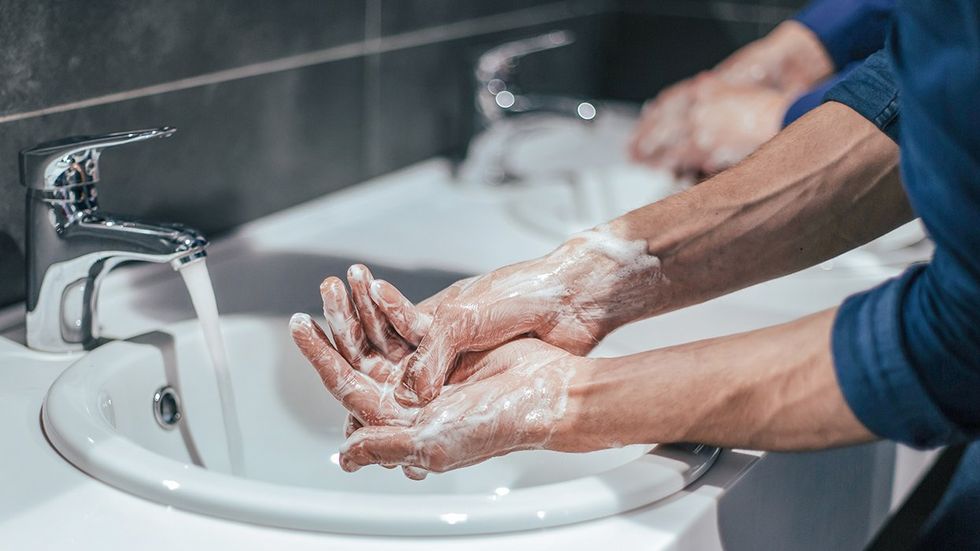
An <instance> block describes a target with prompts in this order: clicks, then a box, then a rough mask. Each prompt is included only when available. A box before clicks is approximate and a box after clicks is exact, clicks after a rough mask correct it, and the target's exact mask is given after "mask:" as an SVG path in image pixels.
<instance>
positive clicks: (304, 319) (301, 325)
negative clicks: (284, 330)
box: [289, 312, 313, 331]
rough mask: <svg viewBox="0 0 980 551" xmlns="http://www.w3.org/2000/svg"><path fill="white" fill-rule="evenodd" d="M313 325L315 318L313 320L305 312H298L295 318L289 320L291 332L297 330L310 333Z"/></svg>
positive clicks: (294, 315)
mask: <svg viewBox="0 0 980 551" xmlns="http://www.w3.org/2000/svg"><path fill="white" fill-rule="evenodd" d="M312 324H313V318H311V317H310V315H309V314H304V313H303V312H297V313H295V314H293V317H291V318H289V329H290V330H291V331H295V330H297V329H302V330H304V331H309V330H310V327H312Z"/></svg>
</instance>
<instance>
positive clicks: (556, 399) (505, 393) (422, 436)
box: [290, 280, 588, 479]
mask: <svg viewBox="0 0 980 551" xmlns="http://www.w3.org/2000/svg"><path fill="white" fill-rule="evenodd" d="M337 281H338V282H339V280H337ZM328 286H329V287H332V286H333V284H330V285H328ZM345 296H346V294H345ZM290 329H291V331H292V335H293V340H294V341H295V342H296V344H297V346H298V347H299V348H300V350H301V351H302V352H303V354H304V355H305V356H306V357H307V359H309V361H310V363H312V364H313V366H314V367H315V368H316V370H317V371H318V372H319V374H320V377H321V379H322V380H323V383H324V385H325V386H326V387H327V389H328V390H329V391H330V393H331V394H333V396H334V397H335V398H337V400H339V401H340V402H341V403H342V404H343V405H344V407H345V408H347V410H348V411H349V412H351V414H352V415H353V416H354V417H355V418H356V420H357V422H358V423H359V424H360V425H361V426H360V427H359V428H357V429H356V430H354V431H353V432H352V434H350V437H349V438H348V440H347V442H346V443H345V444H344V445H343V446H342V447H341V456H340V465H341V467H342V468H343V469H344V470H347V471H355V470H357V469H359V468H361V467H362V466H364V465H368V464H372V463H376V464H380V465H383V466H387V467H393V466H396V465H400V466H402V467H403V468H404V470H405V474H406V475H408V476H409V477H410V478H416V479H419V478H424V476H425V474H426V472H427V471H436V472H443V471H447V470H450V469H456V468H459V467H464V466H467V465H472V464H474V463H478V462H480V461H483V460H485V459H488V458H490V457H494V456H498V455H504V454H506V453H509V452H512V451H516V450H524V449H540V448H545V447H547V445H548V442H549V441H550V439H551V437H552V435H553V433H554V431H555V429H556V427H557V425H558V422H559V421H560V420H561V419H562V417H563V415H564V413H565V408H566V403H567V400H568V385H569V382H570V380H571V378H572V376H573V375H574V374H575V369H576V366H579V365H580V364H581V363H583V362H588V360H585V359H583V358H577V357H575V356H572V355H570V354H568V353H567V352H564V351H562V350H560V349H558V348H555V347H552V346H550V345H547V344H545V343H543V342H541V341H537V340H533V339H519V340H516V341H512V342H509V343H507V344H505V345H503V346H501V347H500V348H497V349H495V350H492V351H489V352H484V353H477V354H471V355H469V356H468V357H467V363H468V369H467V370H468V372H469V373H471V374H474V375H475V376H473V377H472V378H471V379H470V380H468V381H467V382H464V383H460V384H452V385H450V386H448V387H447V388H446V389H445V391H444V392H443V393H442V395H441V396H440V397H439V398H437V399H436V400H434V401H433V402H431V403H430V404H428V405H426V406H424V407H411V406H410V407H405V406H402V405H401V404H399V403H398V402H397V401H396V400H395V399H394V396H393V393H392V386H391V381H393V380H395V379H396V378H397V376H398V366H397V364H396V365H395V366H394V367H392V365H391V363H390V362H381V363H379V362H376V361H374V360H375V359H376V356H372V355H370V354H368V355H366V356H361V361H360V369H357V368H355V367H354V366H352V365H351V364H350V363H349V362H348V361H347V359H346V358H345V356H344V355H342V354H341V352H340V351H339V350H338V349H339V348H341V346H340V344H339V343H340V341H337V343H338V346H337V348H334V346H333V345H331V343H330V341H329V340H328V338H327V336H326V334H325V333H324V332H323V330H322V329H321V328H320V327H319V326H318V325H317V324H316V323H314V322H313V320H312V319H311V318H310V317H309V316H308V315H305V314H296V315H295V316H293V319H292V320H291V321H290ZM334 336H335V338H336V337H337V335H334ZM348 337H349V338H352V339H356V338H357V337H356V335H346V336H344V337H342V338H348ZM365 358H369V359H371V361H368V362H367V363H365V362H364V361H363V360H364V359H365ZM381 364H384V365H385V369H382V370H380V371H379V370H378V369H377V368H378V366H379V365H381ZM365 367H366V368H367V371H365ZM386 370H387V371H388V375H389V376H388V377H387V378H386V379H385V380H384V381H380V380H379V379H378V378H377V375H379V374H380V373H381V372H382V371H386ZM369 372H370V373H371V375H369V374H368V373H369Z"/></svg>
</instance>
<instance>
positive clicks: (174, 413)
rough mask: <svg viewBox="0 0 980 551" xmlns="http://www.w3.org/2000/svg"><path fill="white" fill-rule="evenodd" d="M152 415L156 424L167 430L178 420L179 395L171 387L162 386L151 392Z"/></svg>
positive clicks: (179, 416)
mask: <svg viewBox="0 0 980 551" xmlns="http://www.w3.org/2000/svg"><path fill="white" fill-rule="evenodd" d="M153 417H154V418H155V419H156V420H157V424H158V425H160V426H161V427H163V428H165V429H167V430H171V429H173V428H174V427H175V426H177V423H179V422H180V418H181V413H180V396H178V395H177V391H176V390H174V388H173V387H171V386H165V387H162V388H161V389H159V390H157V391H156V392H155V393H154V394H153Z"/></svg>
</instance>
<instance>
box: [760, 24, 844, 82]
mask: <svg viewBox="0 0 980 551" xmlns="http://www.w3.org/2000/svg"><path fill="white" fill-rule="evenodd" d="M767 40H770V41H771V44H772V46H771V47H772V48H774V49H775V50H777V51H780V52H783V55H782V56H781V59H780V62H779V65H778V67H776V68H775V70H774V73H776V75H777V77H776V78H775V79H774V84H775V85H776V87H777V88H779V89H781V90H783V91H785V92H788V93H793V94H800V93H802V92H804V91H806V90H808V89H809V88H811V87H813V85H814V84H816V83H818V82H820V81H822V80H824V79H825V78H827V77H829V76H830V75H832V74H833V72H834V63H833V61H832V60H831V59H830V55H829V54H828V53H827V49H826V48H825V47H824V45H823V42H821V41H820V37H818V36H817V35H816V34H815V33H814V32H813V31H812V30H810V28H809V27H807V26H806V25H804V24H802V23H800V22H799V21H795V20H792V19H791V20H788V21H784V22H782V23H780V24H779V26H777V27H776V28H775V29H773V31H772V32H771V33H770V34H769V36H767Z"/></svg>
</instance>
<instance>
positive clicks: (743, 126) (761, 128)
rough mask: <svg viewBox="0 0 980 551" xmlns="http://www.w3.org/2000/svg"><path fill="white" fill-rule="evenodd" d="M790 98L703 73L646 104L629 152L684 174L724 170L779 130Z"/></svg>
mask: <svg viewBox="0 0 980 551" xmlns="http://www.w3.org/2000/svg"><path fill="white" fill-rule="evenodd" d="M792 98H793V96H791V95H788V94H785V93H783V92H780V91H778V90H774V89H772V88H767V87H764V86H760V85H755V84H733V83H731V82H729V81H727V80H726V79H724V78H721V77H720V76H718V75H716V74H713V73H702V74H700V75H698V76H697V77H695V78H693V79H690V80H687V81H684V82H681V83H679V84H676V85H674V86H672V87H671V88H669V89H667V90H666V91H664V92H663V93H662V94H661V95H659V96H657V98H656V99H654V100H653V101H652V102H650V103H649V104H648V105H647V106H645V107H644V110H643V114H642V115H641V118H640V122H639V123H638V124H637V128H636V130H635V131H634V135H633V139H632V141H631V145H630V155H631V156H632V157H633V159H634V160H637V161H641V162H644V163H646V164H650V165H652V166H656V167H658V168H664V169H667V170H670V171H672V172H674V173H675V174H676V175H678V176H681V177H697V176H700V175H705V174H712V173H716V172H720V171H721V170H724V169H726V168H728V167H730V166H732V165H734V164H735V163H737V162H739V161H741V160H742V159H743V158H745V157H746V156H748V155H749V154H750V153H752V152H753V151H755V150H756V149H757V148H758V147H759V146H760V145H762V144H763V143H765V142H766V141H768V140H769V139H770V138H772V137H773V136H775V135H776V133H777V132H779V130H780V128H781V126H782V120H783V115H784V114H785V113H786V109H788V108H789V105H790V103H791V101H792Z"/></svg>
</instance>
